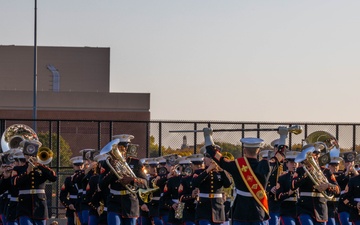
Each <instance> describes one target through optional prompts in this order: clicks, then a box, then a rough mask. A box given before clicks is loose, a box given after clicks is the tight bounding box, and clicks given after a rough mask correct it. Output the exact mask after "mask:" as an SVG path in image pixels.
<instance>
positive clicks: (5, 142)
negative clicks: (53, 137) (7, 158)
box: [1, 124, 39, 152]
mask: <svg viewBox="0 0 360 225" xmlns="http://www.w3.org/2000/svg"><path fill="white" fill-rule="evenodd" d="M22 141H39V138H38V136H37V134H36V132H35V131H34V130H33V129H32V128H31V127H29V126H27V125H25V124H14V125H11V126H9V127H8V128H6V130H5V131H4V133H3V134H2V137H1V149H2V152H7V151H9V150H10V149H14V148H18V147H19V145H20V143H21V142H22Z"/></svg>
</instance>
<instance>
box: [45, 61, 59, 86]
mask: <svg viewBox="0 0 360 225" xmlns="http://www.w3.org/2000/svg"><path fill="white" fill-rule="evenodd" d="M46 67H47V69H48V70H50V71H51V73H52V75H53V85H52V90H53V92H59V91H60V73H59V71H58V70H57V69H56V68H55V66H53V65H51V64H49V65H47V66H46Z"/></svg>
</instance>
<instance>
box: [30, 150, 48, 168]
mask: <svg viewBox="0 0 360 225" xmlns="http://www.w3.org/2000/svg"><path fill="white" fill-rule="evenodd" d="M53 155H54V153H53V151H52V150H51V149H50V148H47V147H41V148H39V150H38V152H37V154H36V157H35V156H30V157H29V158H28V162H29V163H30V165H31V166H32V167H34V168H35V167H36V166H37V165H36V164H42V165H46V164H49V163H50V162H51V161H52V159H53Z"/></svg>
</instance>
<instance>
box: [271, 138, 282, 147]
mask: <svg viewBox="0 0 360 225" xmlns="http://www.w3.org/2000/svg"><path fill="white" fill-rule="evenodd" d="M279 143H280V139H275V140H273V141H272V142H271V143H270V145H271V146H272V147H275V146H276V147H277V146H278V145H279Z"/></svg>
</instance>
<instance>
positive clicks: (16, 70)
mask: <svg viewBox="0 0 360 225" xmlns="http://www.w3.org/2000/svg"><path fill="white" fill-rule="evenodd" d="M37 52H38V54H37V61H38V63H37V65H38V66H37V89H38V90H39V91H53V75H52V72H51V71H50V70H49V69H48V66H49V65H52V66H54V67H55V68H56V69H57V70H58V72H59V74H60V91H61V92H70V91H73V92H109V88H110V84H109V80H110V48H89V47H38V50H37ZM0 76H1V80H2V81H4V82H0V90H11V91H13V90H17V91H32V90H33V83H34V82H33V81H34V48H33V47H32V46H0Z"/></svg>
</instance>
